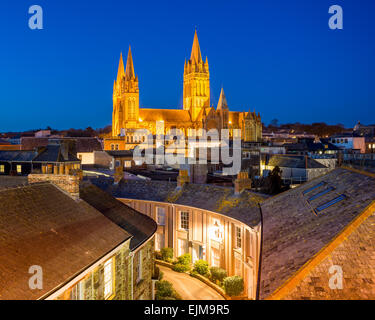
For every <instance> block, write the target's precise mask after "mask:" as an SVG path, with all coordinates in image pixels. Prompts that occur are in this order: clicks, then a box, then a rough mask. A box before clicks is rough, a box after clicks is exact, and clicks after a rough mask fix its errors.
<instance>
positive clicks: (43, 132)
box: [35, 130, 51, 138]
mask: <svg viewBox="0 0 375 320" xmlns="http://www.w3.org/2000/svg"><path fill="white" fill-rule="evenodd" d="M50 135H51V130H39V131H37V132H35V138H46V137H49V136H50Z"/></svg>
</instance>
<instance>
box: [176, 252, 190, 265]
mask: <svg viewBox="0 0 375 320" xmlns="http://www.w3.org/2000/svg"><path fill="white" fill-rule="evenodd" d="M190 263H191V255H190V253H185V254H183V255H181V256H179V257H178V258H177V264H183V265H185V266H190Z"/></svg>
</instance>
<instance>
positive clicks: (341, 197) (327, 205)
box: [315, 194, 347, 213]
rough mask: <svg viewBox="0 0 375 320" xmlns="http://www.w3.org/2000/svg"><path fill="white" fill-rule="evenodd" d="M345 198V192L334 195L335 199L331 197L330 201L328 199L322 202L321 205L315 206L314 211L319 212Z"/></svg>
mask: <svg viewBox="0 0 375 320" xmlns="http://www.w3.org/2000/svg"><path fill="white" fill-rule="evenodd" d="M346 198H347V197H346V195H345V194H341V195H339V196H338V197H336V198H335V199H332V200H331V201H328V202H326V203H324V204H322V205H321V206H319V207H317V208H316V209H315V212H316V213H319V212H321V211H323V210H324V209H327V208H328V207H330V206H332V205H334V204H336V203H338V202H340V201H342V200H344V199H346Z"/></svg>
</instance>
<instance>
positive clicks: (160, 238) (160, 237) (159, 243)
mask: <svg viewBox="0 0 375 320" xmlns="http://www.w3.org/2000/svg"><path fill="white" fill-rule="evenodd" d="M163 248H164V234H161V233H156V234H155V250H156V251H160V250H161V249H163Z"/></svg>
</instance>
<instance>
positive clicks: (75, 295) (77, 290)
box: [70, 280, 85, 300]
mask: <svg viewBox="0 0 375 320" xmlns="http://www.w3.org/2000/svg"><path fill="white" fill-rule="evenodd" d="M84 292H85V291H84V280H82V281H80V282H78V283H77V284H76V285H75V286H74V287H73V288H72V290H71V291H70V299H71V300H85V298H84Z"/></svg>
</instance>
